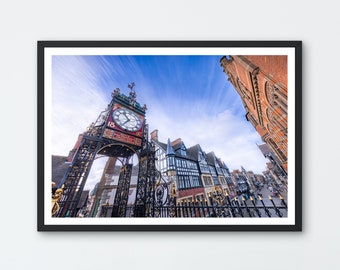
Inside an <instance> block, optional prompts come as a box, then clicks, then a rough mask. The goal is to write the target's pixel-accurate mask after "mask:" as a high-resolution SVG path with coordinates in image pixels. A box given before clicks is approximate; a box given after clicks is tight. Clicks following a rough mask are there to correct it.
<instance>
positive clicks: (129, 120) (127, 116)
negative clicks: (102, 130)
mask: <svg viewBox="0 0 340 270" xmlns="http://www.w3.org/2000/svg"><path fill="white" fill-rule="evenodd" d="M112 117H113V120H114V121H115V123H116V124H117V125H118V126H119V127H121V128H122V129H125V130H128V131H132V132H135V131H137V130H139V129H140V128H141V127H142V121H141V120H140V119H139V117H138V116H137V115H136V114H135V113H134V112H132V111H130V110H128V109H125V108H119V109H117V110H114V111H113V112H112Z"/></svg>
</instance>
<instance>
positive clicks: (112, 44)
mask: <svg viewBox="0 0 340 270" xmlns="http://www.w3.org/2000/svg"><path fill="white" fill-rule="evenodd" d="M95 48H96V49H99V52H100V49H115V48H120V51H121V52H122V51H124V50H126V49H128V48H135V49H141V50H143V49H145V48H150V49H156V48H161V49H175V50H176V49H182V48H184V49H200V48H201V49H209V48H210V49H212V50H214V49H225V51H226V54H227V53H228V51H229V50H230V49H232V48H235V49H245V51H246V52H247V53H248V54H252V55H262V53H260V54H259V53H257V50H258V49H260V50H261V51H262V52H266V50H268V51H270V50H272V49H274V50H278V51H280V50H282V52H283V54H286V51H289V54H287V55H288V60H289V61H291V62H293V66H288V69H289V68H291V67H293V72H292V73H290V74H289V75H288V76H291V77H289V80H290V84H289V86H293V87H290V88H289V91H288V92H289V97H292V99H293V102H292V103H289V108H288V111H289V116H290V118H292V119H294V121H293V122H292V123H293V126H289V130H293V134H291V133H289V135H290V141H289V143H290V142H291V141H293V142H294V144H293V147H292V148H290V156H289V157H290V159H289V160H293V161H290V162H289V176H290V177H291V179H293V180H292V181H291V182H292V183H293V184H291V185H292V186H293V188H292V189H291V191H290V190H289V192H290V194H291V198H292V201H294V203H293V204H291V205H289V206H288V209H292V211H291V212H293V216H290V218H291V220H292V221H290V222H286V219H287V217H286V218H285V217H283V218H273V220H275V222H274V223H270V222H269V224H267V223H261V222H252V220H255V219H249V222H248V223H242V224H237V223H236V224H233V223H231V224H230V223H228V222H226V223H219V224H211V223H204V222H202V220H200V219H199V218H198V219H197V221H195V222H194V223H189V224H188V223H185V222H184V221H185V220H187V219H185V218H181V220H182V221H183V222H184V223H183V224H181V223H175V224H173V223H172V222H169V223H166V222H165V223H162V224H148V223H146V224H143V223H136V220H137V218H128V221H129V222H130V223H127V224H126V223H123V224H107V223H104V224H101V223H96V222H93V223H85V224H84V223H81V222H80V219H79V218H51V217H48V215H47V213H48V210H50V204H48V203H47V202H48V198H50V199H51V193H48V194H47V190H49V185H50V182H51V179H48V177H47V176H48V175H49V174H50V173H51V172H50V171H49V170H50V168H51V166H52V165H51V164H49V162H50V157H51V155H49V154H53V153H49V152H48V151H49V150H48V149H49V147H47V145H50V144H51V137H50V136H51V132H50V131H48V132H47V124H46V123H49V119H50V115H48V114H47V112H49V113H51V112H52V111H53V109H51V108H50V109H48V110H47V108H48V107H49V106H50V104H47V102H46V100H50V99H51V91H53V90H52V86H51V80H52V79H51V78H52V77H53V74H51V67H50V65H51V59H50V58H51V57H52V56H53V55H54V52H53V50H60V49H71V51H72V52H75V51H76V50H79V55H81V54H82V52H83V51H84V50H86V49H95ZM63 53H64V52H63V51H62V50H61V51H58V53H57V54H59V55H62V54H63ZM67 54H68V55H72V53H71V54H69V52H67V53H66V51H65V55H67ZM77 54H78V53H77ZM217 54H218V53H217ZM277 54H280V52H278V53H277ZM96 55H101V54H100V53H96ZM241 55H244V54H241ZM269 55H270V54H269ZM220 56H221V57H223V56H224V55H222V54H221V55H220ZM37 64H38V65H37V82H38V83H37V103H38V107H37V122H38V130H37V134H38V136H37V151H38V159H37V175H38V179H37V230H38V231H302V42H301V41H296V40H278V41H269V40H264V41H251V40H247V41H221V40H220V41H91V40H84V41H75V40H43V41H38V42H37ZM217 64H219V63H217ZM221 72H222V68H221ZM288 72H289V70H288ZM225 78H226V80H227V79H228V78H227V76H225ZM292 80H293V81H292ZM98 113H99V112H98ZM94 117H95V116H94ZM91 120H92V119H89V123H90V122H91ZM85 128H86V127H84V129H85ZM291 138H292V139H291ZM74 140H76V138H74ZM288 145H289V144H288ZM292 152H293V154H291V153H292ZM47 165H48V166H47ZM47 168H48V169H47ZM288 182H289V184H290V183H291V182H290V181H289V180H288ZM289 184H288V186H289ZM54 191H55V190H54ZM51 192H52V191H51ZM288 216H289V212H288ZM51 220H52V222H51ZM65 220H66V221H65ZM82 220H83V219H82ZM82 220H81V221H82ZM169 220H170V219H169ZM195 220H196V219H195ZM225 220H229V219H228V218H226V219H225ZM257 220H258V221H259V220H260V218H258V219H257ZM262 220H263V221H268V220H269V218H265V217H262V219H261V221H262ZM54 221H56V222H54ZM59 221H60V222H59ZM78 221H79V222H78Z"/></svg>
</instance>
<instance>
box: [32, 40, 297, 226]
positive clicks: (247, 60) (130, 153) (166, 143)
mask: <svg viewBox="0 0 340 270" xmlns="http://www.w3.org/2000/svg"><path fill="white" fill-rule="evenodd" d="M37 50H38V59H37V60H38V115H37V120H38V138H37V142H38V198H37V211H38V220H37V230H38V231H301V230H302V167H301V166H302V130H301V129H302V53H301V52H302V42H301V41H38V43H37ZM288 116H289V117H288Z"/></svg>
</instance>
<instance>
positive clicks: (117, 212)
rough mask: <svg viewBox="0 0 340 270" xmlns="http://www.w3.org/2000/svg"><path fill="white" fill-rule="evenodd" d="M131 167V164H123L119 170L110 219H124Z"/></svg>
mask: <svg viewBox="0 0 340 270" xmlns="http://www.w3.org/2000/svg"><path fill="white" fill-rule="evenodd" d="M127 161H128V159H127ZM132 166H133V165H132V164H125V165H124V166H123V167H122V168H121V169H120V174H119V180H118V187H117V191H116V196H115V200H114V203H113V210H112V217H125V212H126V206H127V203H128V199H129V189H130V182H131V174H132Z"/></svg>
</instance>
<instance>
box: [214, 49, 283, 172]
mask: <svg viewBox="0 0 340 270" xmlns="http://www.w3.org/2000/svg"><path fill="white" fill-rule="evenodd" d="M220 63H221V66H222V67H223V71H224V72H225V73H226V75H227V76H228V80H229V81H230V82H231V83H232V84H233V86H234V87H235V89H236V91H237V92H238V94H239V95H240V97H241V98H242V101H243V105H244V108H245V110H246V117H247V120H248V121H249V122H250V123H251V124H252V125H253V126H254V128H255V129H256V131H257V132H258V133H259V135H260V136H261V138H262V140H263V141H264V142H266V143H267V144H268V145H269V146H270V148H271V149H272V150H273V152H274V153H275V155H276V156H277V158H278V160H279V161H280V163H281V165H282V167H283V168H284V170H285V171H286V172H287V169H288V163H287V157H288V138H287V135H288V134H287V132H288V127H287V125H288V113H287V91H288V89H287V80H288V78H287V56H285V55H263V56H262V55H242V56H241V55H232V56H224V57H222V58H221V60H220Z"/></svg>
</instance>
